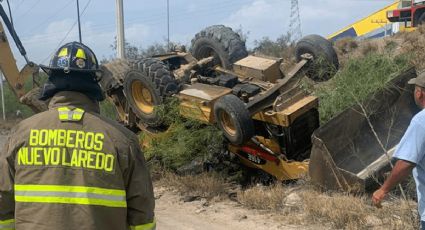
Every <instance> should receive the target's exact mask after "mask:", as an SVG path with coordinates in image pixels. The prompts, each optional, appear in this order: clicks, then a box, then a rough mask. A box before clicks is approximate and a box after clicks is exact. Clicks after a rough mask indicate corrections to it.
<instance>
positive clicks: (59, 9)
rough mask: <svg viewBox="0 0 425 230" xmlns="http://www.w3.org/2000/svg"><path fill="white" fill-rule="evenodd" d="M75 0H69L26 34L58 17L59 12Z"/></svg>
mask: <svg viewBox="0 0 425 230" xmlns="http://www.w3.org/2000/svg"><path fill="white" fill-rule="evenodd" d="M73 1H74V0H70V1H68V2H67V3H66V4H65V5H64V6H62V7H61V8H58V9H56V10H54V12H55V13H54V14H53V15H51V16H49V17H47V18H46V19H45V20H43V21H42V22H40V23H39V24H38V25H36V26H34V27H32V29H31V30H30V31H29V32H26V33H25V34H30V33H32V32H34V31H36V30H38V29H39V28H40V27H41V26H43V25H44V24H45V23H46V22H48V21H50V20H51V19H53V18H54V17H56V16H57V15H58V14H60V13H62V12H63V10H64V9H65V8H67V7H68V6H69V5H70V4H71V3H72V2H73Z"/></svg>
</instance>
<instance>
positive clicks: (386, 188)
mask: <svg viewBox="0 0 425 230" xmlns="http://www.w3.org/2000/svg"><path fill="white" fill-rule="evenodd" d="M414 167H415V164H413V163H411V162H408V161H405V160H398V161H397V162H396V164H395V166H394V168H393V170H392V171H391V174H390V176H389V177H388V178H387V179H386V180H385V182H384V184H383V185H382V186H381V188H379V189H378V190H376V191H375V192H374V193H373V195H372V202H373V204H374V205H376V206H378V207H379V206H380V204H381V201H382V200H383V199H385V197H386V196H387V194H388V193H389V192H390V191H391V190H392V189H393V188H394V187H395V186H397V185H398V184H399V183H400V182H401V181H403V180H404V179H406V178H407V177H408V176H409V175H410V173H411V172H412V170H413V168H414Z"/></svg>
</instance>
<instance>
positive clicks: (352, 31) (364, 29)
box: [328, 1, 415, 41]
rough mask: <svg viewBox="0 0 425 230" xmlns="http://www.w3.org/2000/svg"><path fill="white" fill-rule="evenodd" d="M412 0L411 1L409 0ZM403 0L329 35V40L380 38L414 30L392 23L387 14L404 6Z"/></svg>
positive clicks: (401, 24)
mask: <svg viewBox="0 0 425 230" xmlns="http://www.w3.org/2000/svg"><path fill="white" fill-rule="evenodd" d="M409 2H410V1H409ZM402 3H403V2H402V1H396V2H394V3H392V4H390V5H388V6H385V7H384V8H382V9H380V10H378V11H376V12H374V13H372V14H370V15H368V16H367V17H365V18H363V19H360V20H358V21H357V22H355V23H353V24H351V25H349V26H347V27H345V28H343V29H342V30H339V31H338V32H335V33H333V34H331V35H329V36H328V39H329V40H332V41H336V40H339V39H341V38H347V37H350V38H378V37H384V36H386V35H391V34H393V33H395V32H398V31H412V30H414V29H415V28H411V27H409V28H408V27H405V26H404V24H403V23H395V24H393V23H391V22H390V21H389V20H388V18H387V16H388V12H392V11H394V10H397V9H399V8H401V7H403V4H402Z"/></svg>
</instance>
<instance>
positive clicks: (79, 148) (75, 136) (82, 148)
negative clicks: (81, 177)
mask: <svg viewBox="0 0 425 230" xmlns="http://www.w3.org/2000/svg"><path fill="white" fill-rule="evenodd" d="M104 138H105V135H104V134H103V133H96V132H85V131H79V130H65V129H32V130H31V131H30V137H29V140H28V145H29V146H24V147H21V148H20V149H19V150H18V154H17V159H18V160H17V165H18V166H39V167H48V166H57V167H71V168H80V169H81V168H86V169H93V170H101V171H105V172H113V171H114V167H115V155H113V154H111V153H105V152H104V149H103V147H104Z"/></svg>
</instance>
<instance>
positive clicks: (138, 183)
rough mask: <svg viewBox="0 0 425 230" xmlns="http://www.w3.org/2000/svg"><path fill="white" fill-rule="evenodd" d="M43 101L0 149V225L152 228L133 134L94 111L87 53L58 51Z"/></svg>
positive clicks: (96, 95) (80, 48)
mask: <svg viewBox="0 0 425 230" xmlns="http://www.w3.org/2000/svg"><path fill="white" fill-rule="evenodd" d="M41 67H42V69H43V70H44V71H45V72H46V73H47V74H48V76H49V81H48V83H46V84H45V85H44V88H43V92H42V95H41V98H40V99H42V100H50V101H49V110H48V111H45V112H42V113H39V114H36V115H34V116H32V117H30V118H28V119H26V120H24V121H22V122H20V123H19V124H18V125H17V126H16V127H15V128H14V129H13V130H12V132H11V134H10V137H9V140H8V143H7V144H6V148H5V149H4V151H2V152H1V153H0V229H15V228H16V229H18V230H33V229H34V230H35V229H37V230H61V229H69V230H71V229H72V230H74V229H82V230H83V229H90V230H91V229H102V230H109V229H110V230H120V229H122V230H127V229H155V221H154V202H155V201H154V196H153V189H152V182H151V178H150V176H149V172H148V169H147V168H146V163H145V159H144V157H143V154H142V152H141V150H140V147H139V144H138V139H137V137H136V136H135V135H134V134H133V133H132V132H130V131H129V130H127V129H125V128H124V127H122V126H120V125H119V124H118V123H117V122H114V121H111V120H109V119H107V118H105V117H102V116H101V115H99V102H100V101H102V100H103V99H104V95H103V93H102V90H101V88H100V86H99V84H98V81H99V76H100V75H101V74H100V71H99V65H98V62H97V59H96V57H95V55H94V53H93V52H92V51H91V50H90V49H89V48H88V47H87V46H85V45H83V44H81V43H78V42H72V43H68V44H66V45H64V46H62V47H61V48H59V50H58V51H57V53H56V54H55V55H54V56H53V58H52V60H51V62H50V65H49V67H47V66H41Z"/></svg>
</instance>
